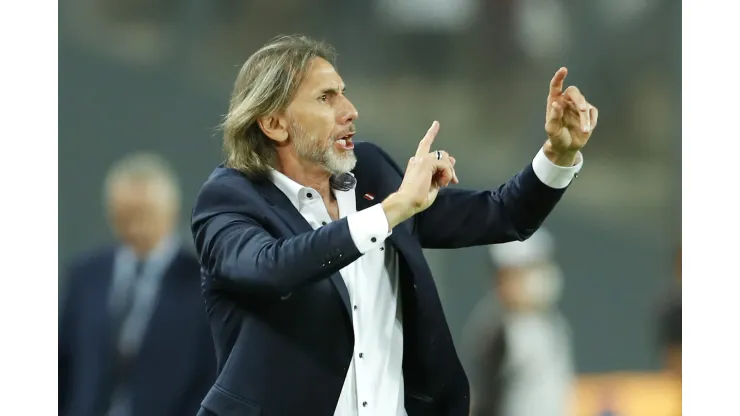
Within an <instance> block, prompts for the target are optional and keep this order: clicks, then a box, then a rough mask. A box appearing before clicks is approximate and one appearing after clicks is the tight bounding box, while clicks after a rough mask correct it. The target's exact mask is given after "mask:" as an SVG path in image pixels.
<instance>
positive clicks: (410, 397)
mask: <svg viewBox="0 0 740 416" xmlns="http://www.w3.org/2000/svg"><path fill="white" fill-rule="evenodd" d="M404 404H405V407H406V413H407V414H408V415H409V416H417V415H418V416H427V415H434V414H436V413H435V410H436V409H435V408H434V399H432V398H431V397H429V396H427V395H424V394H418V393H406V397H405V398H404Z"/></svg>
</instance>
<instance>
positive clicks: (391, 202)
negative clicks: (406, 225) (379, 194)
mask: <svg viewBox="0 0 740 416" xmlns="http://www.w3.org/2000/svg"><path fill="white" fill-rule="evenodd" d="M381 205H382V206H383V211H384V212H385V217H386V219H387V220H388V231H389V232H390V231H391V230H392V229H393V227H395V226H396V225H398V224H400V223H402V222H404V221H406V220H407V219H408V218H410V217H411V216H412V215H414V214H413V212H412V210H411V208H410V205H411V204H409V203H408V202H407V201H406V199H405V198H404V197H403V195H401V194H399V193H397V192H396V193H392V194H390V195H389V196H388V198H386V199H385V200H384V201H383V202H382V203H381Z"/></svg>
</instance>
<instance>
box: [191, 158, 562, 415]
mask: <svg viewBox="0 0 740 416" xmlns="http://www.w3.org/2000/svg"><path fill="white" fill-rule="evenodd" d="M355 152H356V155H357V166H356V168H355V170H354V171H353V173H354V174H355V176H356V178H357V188H356V195H357V210H358V211H359V210H362V209H365V208H368V207H369V206H371V205H373V204H377V203H380V202H381V201H383V199H385V198H386V197H387V196H388V195H389V194H391V193H393V192H395V191H397V190H398V187H399V185H400V184H401V179H402V176H403V171H402V170H401V169H400V168H399V167H398V165H396V164H395V163H394V162H393V161H392V159H391V158H390V157H389V156H388V155H387V154H386V153H385V152H384V151H383V150H381V149H380V148H379V147H377V146H376V145H374V144H371V143H357V144H356V147H355ZM366 193H370V194H373V195H374V196H375V198H374V199H373V200H372V201H370V200H367V199H365V198H363V195H364V194H366ZM563 193H564V189H559V190H556V189H553V188H550V187H548V186H546V185H545V184H543V183H542V182H541V181H540V180H539V179H538V178H537V176H536V175H535V173H534V171H533V170H532V166H531V164H530V165H529V166H527V167H525V168H524V170H522V171H521V172H519V173H518V174H517V175H516V176H514V177H513V178H512V179H511V180H509V181H508V182H507V183H506V184H504V185H502V186H501V187H499V188H498V189H496V190H489V191H482V192H474V191H465V190H459V189H455V188H446V189H444V190H442V191H441V192H440V193H439V195H438V197H437V199H436V201H435V202H434V204H433V205H432V206H431V207H429V208H428V209H427V210H426V211H424V212H422V213H421V214H419V215H416V216H414V217H412V218H410V219H408V220H407V221H405V222H403V223H402V224H399V225H398V226H397V227H395V228H394V229H393V234H392V235H391V236H390V240H391V243H392V244H393V245H394V246H395V248H396V249H397V250H398V253H399V263H400V286H401V290H400V291H401V296H402V308H403V311H402V312H403V331H404V351H403V353H404V358H403V374H404V382H405V406H406V411H407V413H408V415H409V416H435V415H440V416H442V415H444V416H467V415H468V408H469V387H468V381H467V378H466V377H465V373H464V372H463V368H462V366H461V365H460V361H459V359H458V357H457V353H456V351H455V348H454V346H453V343H452V337H451V335H450V331H449V328H448V326H447V322H446V320H445V316H444V312H443V310H442V305H441V304H440V300H439V296H438V294H437V289H436V287H435V284H434V280H433V279H432V273H431V271H430V270H429V267H428V265H427V262H426V260H425V258H424V255H423V252H422V249H423V248H458V247H468V246H475V245H482V244H492V243H502V242H508V241H513V240H523V239H526V238H528V237H529V236H530V235H532V234H533V233H534V231H536V230H537V228H538V227H539V226H540V225H541V224H542V222H543V221H544V219H545V218H546V217H547V215H548V214H549V213H550V212H551V211H552V209H553V207H554V206H555V204H556V203H557V202H558V201H559V200H560V198H561V196H562V195H563ZM192 232H193V238H194V240H195V246H196V249H197V252H198V255H199V257H200V263H201V268H202V273H203V288H204V296H205V299H206V307H207V312H208V316H209V320H210V323H211V331H212V332H213V336H214V340H215V343H216V358H217V361H218V372H219V374H218V378H217V380H216V383H215V384H214V386H213V388H212V389H211V390H210V392H209V393H208V395H207V396H206V397H205V399H204V400H203V403H202V407H203V409H202V410H201V413H199V415H217V416H237V415H239V416H256V415H261V416H292V415H296V416H299V415H300V416H303V415H312V416H331V415H332V414H333V413H334V410H335V407H336V404H337V400H338V398H339V394H340V392H341V389H342V384H343V382H344V379H345V376H346V373H347V368H348V366H349V363H350V360H351V356H352V352H353V346H354V336H353V331H352V312H351V310H350V303H349V295H348V292H347V288H346V286H345V285H344V282H343V281H342V277H341V275H340V274H339V270H340V269H342V268H343V267H345V266H347V265H348V264H350V263H352V262H353V261H355V260H356V259H357V258H359V257H360V255H361V254H360V253H359V252H358V250H357V248H356V247H355V244H354V243H353V241H352V238H351V236H350V232H349V228H348V225H347V219H346V218H344V219H341V220H339V221H333V222H331V223H330V224H328V225H326V226H323V227H321V228H319V229H318V230H315V231H314V230H313V229H312V228H311V227H310V225H309V224H308V223H307V222H306V221H305V220H304V219H303V217H302V216H301V215H300V213H299V212H298V211H297V210H296V209H295V208H294V207H293V205H291V203H290V201H289V200H288V198H287V197H286V196H285V195H284V194H283V193H281V192H280V190H278V188H276V187H275V186H274V185H273V184H272V183H271V182H270V181H269V180H262V181H252V180H249V179H248V178H247V177H245V176H244V175H242V174H241V173H239V172H238V171H235V170H233V169H228V168H224V167H218V168H217V169H216V170H215V171H214V172H213V173H212V174H211V176H210V177H209V178H208V180H207V182H206V183H205V184H204V185H203V187H202V189H201V190H200V192H199V194H198V196H197V199H196V202H195V206H194V209H193V213H192Z"/></svg>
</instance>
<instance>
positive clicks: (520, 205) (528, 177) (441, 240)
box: [418, 164, 566, 248]
mask: <svg viewBox="0 0 740 416" xmlns="http://www.w3.org/2000/svg"><path fill="white" fill-rule="evenodd" d="M565 189H566V188H563V189H554V188H550V187H549V186H547V185H545V184H544V183H542V181H540V179H539V178H538V177H537V175H536V174H535V172H534V170H533V169H532V165H531V164H530V165H527V166H526V167H525V168H524V169H522V170H521V171H520V172H519V173H517V174H516V175H514V177H512V178H511V179H509V181H508V182H506V183H504V184H503V185H500V186H499V187H498V188H496V189H490V190H486V191H467V190H462V189H456V188H445V189H442V190H440V192H439V195H437V199H436V200H435V201H434V203H433V204H432V206H431V207H429V209H427V210H426V211H424V212H422V213H421V214H420V215H419V224H418V226H419V238H420V241H421V245H422V246H423V247H424V248H459V247H470V246H478V245H487V244H497V243H506V242H509V241H515V240H519V241H523V240H526V239H527V238H529V237H530V236H531V235H532V234H534V232H535V231H537V229H538V228H539V227H540V226H541V225H542V223H543V222H544V221H545V219H546V218H547V216H548V215H549V214H550V212H552V210H553V208H555V205H556V204H557V203H558V201H560V198H561V197H562V196H563V194H564V193H565Z"/></svg>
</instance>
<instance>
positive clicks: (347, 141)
mask: <svg viewBox="0 0 740 416" xmlns="http://www.w3.org/2000/svg"><path fill="white" fill-rule="evenodd" d="M354 135H355V134H354V133H350V134H347V135H345V136H342V137H341V138H339V139H336V140H335V141H334V144H335V145H336V146H337V147H339V148H340V149H343V150H352V149H354V148H355V144H354V143H352V136H354Z"/></svg>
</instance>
